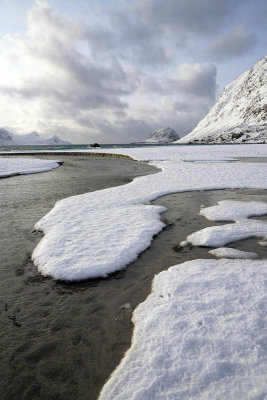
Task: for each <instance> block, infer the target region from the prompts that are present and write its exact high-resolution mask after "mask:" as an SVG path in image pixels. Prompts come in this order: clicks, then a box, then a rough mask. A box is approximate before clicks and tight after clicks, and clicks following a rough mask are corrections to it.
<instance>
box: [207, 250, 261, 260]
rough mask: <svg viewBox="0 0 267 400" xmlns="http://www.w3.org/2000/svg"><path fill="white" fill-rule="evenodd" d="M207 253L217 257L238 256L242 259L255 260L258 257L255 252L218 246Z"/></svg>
mask: <svg viewBox="0 0 267 400" xmlns="http://www.w3.org/2000/svg"><path fill="white" fill-rule="evenodd" d="M209 253H210V254H212V255H213V256H216V257H219V258H240V259H243V260H244V259H247V260H256V259H257V258H259V256H258V254H256V253H252V252H248V251H241V250H236V249H231V248H230V247H220V248H218V249H214V250H210V251H209Z"/></svg>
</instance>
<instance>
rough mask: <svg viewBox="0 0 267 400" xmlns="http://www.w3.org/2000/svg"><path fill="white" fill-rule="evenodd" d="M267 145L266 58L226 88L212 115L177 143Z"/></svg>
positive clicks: (209, 114) (213, 108)
mask: <svg viewBox="0 0 267 400" xmlns="http://www.w3.org/2000/svg"><path fill="white" fill-rule="evenodd" d="M223 142H226V143H267V56H265V57H264V58H262V59H261V60H259V61H258V62H257V63H256V64H254V66H253V67H252V68H251V69H250V70H249V71H246V72H244V73H243V74H241V75H240V76H239V77H238V78H237V79H235V80H234V81H233V82H231V83H230V84H229V85H227V86H226V87H225V89H224V91H223V93H222V95H221V97H220V98H219V100H218V101H217V103H216V104H215V105H214V106H213V107H212V109H211V110H210V112H209V113H208V114H207V115H206V117H205V118H204V119H202V120H201V121H200V122H199V124H198V125H197V126H196V128H195V129H194V130H193V131H192V132H191V133H189V134H188V135H186V136H185V137H183V138H181V139H180V140H179V141H178V143H223Z"/></svg>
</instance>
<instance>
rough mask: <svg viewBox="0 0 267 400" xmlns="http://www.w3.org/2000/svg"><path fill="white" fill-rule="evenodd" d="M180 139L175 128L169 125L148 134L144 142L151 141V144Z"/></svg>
mask: <svg viewBox="0 0 267 400" xmlns="http://www.w3.org/2000/svg"><path fill="white" fill-rule="evenodd" d="M178 139H179V135H178V133H176V132H175V130H173V129H171V128H169V127H168V128H162V129H158V130H157V131H154V132H152V133H150V135H148V137H147V139H146V140H145V141H144V143H151V144H153V143H155V144H156V143H159V144H160V143H172V142H174V141H175V140H178Z"/></svg>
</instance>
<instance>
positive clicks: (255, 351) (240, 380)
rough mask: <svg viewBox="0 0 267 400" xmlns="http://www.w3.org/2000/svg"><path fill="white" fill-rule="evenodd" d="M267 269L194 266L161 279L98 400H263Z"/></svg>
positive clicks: (253, 264) (234, 263)
mask: <svg viewBox="0 0 267 400" xmlns="http://www.w3.org/2000/svg"><path fill="white" fill-rule="evenodd" d="M266 266H267V263H266V262H265V261H251V260H249V261H248V260H242V261H241V260H231V261H230V260H194V261H189V262H185V263H183V264H180V265H176V266H173V267H171V268H169V269H168V270H167V271H164V272H161V273H160V274H158V275H157V276H156V277H155V278H154V281H153V287H152V293H151V294H150V295H149V296H148V298H147V299H146V300H145V301H144V302H143V303H142V304H140V305H139V306H138V307H137V308H136V310H135V311H134V314H133V322H134V333H133V338H132V345H131V348H130V349H129V350H128V351H127V353H126V354H125V356H124V358H123V360H122V361H121V363H120V364H119V366H118V367H117V369H116V370H115V371H114V372H113V373H112V375H111V377H110V379H109V380H108V381H107V383H106V384H105V386H104V387H103V389H102V391H101V393H100V397H99V400H125V399H131V400H143V399H145V400H166V399H173V400H174V399H175V400H187V399H188V400H189V399H220V400H228V399H245V398H246V399H252V398H253V399H256V398H257V399H263V398H264V396H265V395H266V392H267V382H266V373H265V371H266V329H265V324H264V320H265V318H266V302H267V295H266V288H265V285H264V282H265V281H266Z"/></svg>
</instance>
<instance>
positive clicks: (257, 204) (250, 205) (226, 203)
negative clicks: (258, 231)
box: [200, 200, 267, 221]
mask: <svg viewBox="0 0 267 400" xmlns="http://www.w3.org/2000/svg"><path fill="white" fill-rule="evenodd" d="M200 214H201V215H204V217H206V218H207V219H209V220H210V221H237V220H238V219H244V218H248V217H252V216H260V215H264V214H267V203H264V202H261V201H234V200H222V201H219V202H218V205H216V206H212V207H206V208H203V209H202V210H200Z"/></svg>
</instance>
